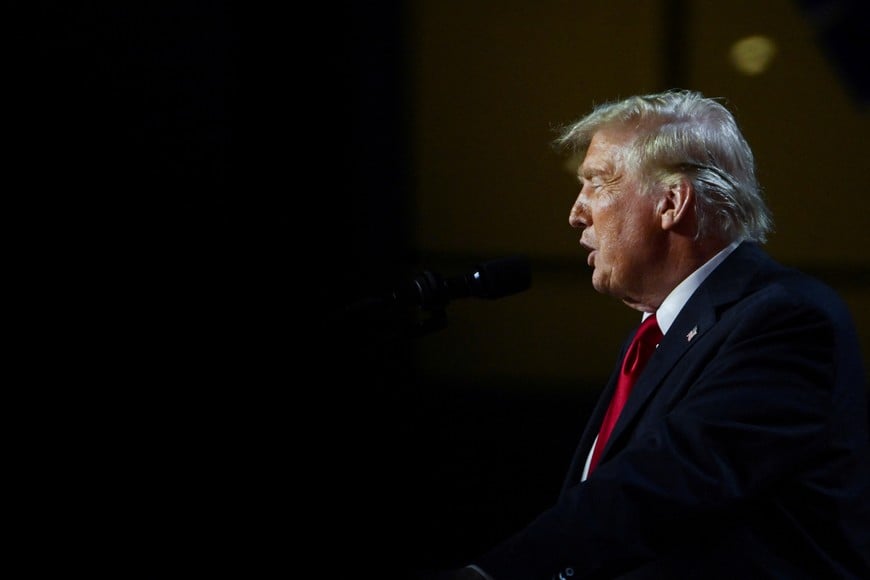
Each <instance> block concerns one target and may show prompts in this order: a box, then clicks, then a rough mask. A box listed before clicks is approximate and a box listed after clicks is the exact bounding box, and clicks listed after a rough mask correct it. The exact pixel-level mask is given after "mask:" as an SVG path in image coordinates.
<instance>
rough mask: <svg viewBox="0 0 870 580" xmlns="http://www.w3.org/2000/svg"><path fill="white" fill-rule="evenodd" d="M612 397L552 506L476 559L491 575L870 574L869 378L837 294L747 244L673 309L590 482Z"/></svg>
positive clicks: (606, 394) (523, 578) (530, 578)
mask: <svg viewBox="0 0 870 580" xmlns="http://www.w3.org/2000/svg"><path fill="white" fill-rule="evenodd" d="M627 344H628V340H626V343H625V345H627ZM625 345H624V347H623V350H624V348H625ZM614 385H615V375H614V377H611V380H610V381H609V384H608V385H607V387H606V388H605V390H604V391H603V393H602V396H601V399H600V401H599V403H598V405H597V407H596V408H595V410H594V411H593V414H592V417H591V420H590V421H589V424H588V426H587V428H586V431H585V433H584V435H583V437H582V439H581V441H580V444H579V446H578V448H577V452H576V454H575V457H574V460H573V462H572V463H571V466H570V469H569V473H568V476H567V477H566V480H565V484H564V486H563V489H562V492H561V494H560V497H559V498H558V501H557V502H556V503H555V504H554V505H553V506H552V507H551V508H550V509H548V510H547V511H545V512H544V513H543V514H541V515H540V516H539V517H538V518H536V519H535V520H534V521H533V522H531V523H530V524H529V525H528V527H526V528H525V529H524V530H523V531H521V532H520V533H518V534H517V535H515V536H514V537H512V538H509V539H508V540H507V541H505V542H504V543H503V544H501V545H499V546H496V547H495V548H493V549H492V550H491V551H489V552H488V553H487V554H485V555H484V556H482V557H481V558H479V559H478V560H476V562H475V563H476V564H477V565H479V566H480V567H481V568H482V569H483V570H485V571H486V572H488V573H489V574H491V575H492V576H493V577H494V578H495V580H514V579H517V580H536V579H548V580H549V579H550V578H560V577H562V578H575V579H576V578H625V579H650V578H667V579H680V578H703V579H710V578H729V579H732V580H733V579H737V578H739V579H741V580H742V579H755V578H777V579H780V578H783V579H797V578H811V579H814V580H817V579H820V578H863V579H867V578H870V451H868V449H870V446H868V416H867V414H868V410H867V409H868V408H867V403H866V392H867V385H866V376H865V374H864V369H863V368H862V363H861V352H860V348H859V343H858V339H857V336H856V331H855V329H854V326H853V322H852V320H851V317H850V314H849V312H848V309H847V308H846V306H845V305H844V303H843V302H842V301H841V300H840V298H839V297H838V296H837V295H836V294H835V293H834V292H833V291H832V290H831V289H830V288H828V287H827V286H825V285H823V284H822V283H820V282H818V281H816V280H814V279H813V278H811V277H808V276H806V275H804V274H801V273H800V272H797V271H795V270H792V269H788V268H785V267H783V266H781V265H779V264H777V263H776V262H774V261H773V260H772V259H771V258H770V257H769V256H768V255H767V254H766V253H764V251H763V250H762V249H761V248H760V247H759V246H758V245H756V244H749V243H744V244H741V245H740V246H739V247H738V248H737V249H736V250H735V251H734V252H733V253H732V254H731V255H730V256H728V257H727V258H726V260H725V261H724V262H723V263H722V264H720V266H719V267H718V268H717V269H716V270H714V271H713V272H712V273H711V274H710V276H709V277H708V278H707V279H706V280H705V281H704V282H703V283H702V285H701V286H700V287H699V288H698V290H697V291H696V292H695V293H694V294H693V295H692V297H691V298H690V299H689V301H688V302H687V303H686V305H685V307H684V308H683V310H682V311H681V312H680V313H679V315H678V317H677V319H676V320H675V321H674V324H673V326H672V327H671V328H670V329H669V330H668V332H667V335H666V336H665V337H664V339H663V340H662V342H661V343H660V345H659V348H658V349H657V351H656V353H655V354H654V355H653V357H652V358H651V359H650V362H649V363H648V365H647V367H646V369H644V371H643V374H642V375H641V377H640V378H639V380H638V382H637V384H636V385H635V387H634V390H633V391H632V393H631V396H630V397H629V400H628V402H627V404H626V406H625V408H624V410H623V412H622V414H621V416H620V418H619V421H618V423H617V425H616V427H615V429H614V431H613V434H612V435H611V438H610V440H609V442H608V444H607V448H606V449H605V450H604V454H603V456H602V458H601V461H600V463H599V465H598V467H597V469H596V470H595V472H594V473H593V474H592V475H591V476H590V477H589V478H588V479H587V480H586V481H584V482H581V481H580V478H581V474H582V470H583V465H584V462H585V460H586V457H587V455H588V453H589V450H590V447H591V445H592V442H593V440H594V438H595V435H596V433H597V431H598V428H599V425H600V423H601V419H602V417H603V415H604V412H605V409H606V407H607V404H608V402H609V400H610V397H611V395H612V391H613V388H614Z"/></svg>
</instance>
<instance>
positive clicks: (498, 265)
mask: <svg viewBox="0 0 870 580" xmlns="http://www.w3.org/2000/svg"><path fill="white" fill-rule="evenodd" d="M466 280H467V283H468V288H469V291H470V292H469V293H470V295H471V296H476V297H478V298H486V299H490V300H492V299H495V298H501V297H503V296H510V295H511V294H516V293H518V292H522V291H524V290H528V289H529V287H531V285H532V269H531V266H530V265H529V261H528V259H527V258H526V257H525V256H519V255H517V256H509V257H506V258H499V259H497V260H490V261H488V262H483V263H481V264H479V265H478V266H477V267H476V268H475V269H474V271H473V272H471V273H470V274H468V275H466Z"/></svg>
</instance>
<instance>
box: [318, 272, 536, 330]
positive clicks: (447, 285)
mask: <svg viewBox="0 0 870 580" xmlns="http://www.w3.org/2000/svg"><path fill="white" fill-rule="evenodd" d="M531 284H532V273H531V267H530V265H529V261H528V259H527V258H526V257H525V256H521V255H514V256H508V257H505V258H498V259H495V260H489V261H487V262H482V263H480V264H478V265H477V266H475V267H474V268H472V270H471V271H470V272H467V273H465V274H460V275H458V276H449V277H447V276H442V275H441V274H439V273H437V272H432V271H430V270H424V271H422V272H421V273H420V274H418V275H417V276H415V277H414V278H413V279H411V280H408V281H406V282H404V283H402V284H400V285H398V286H396V287H395V288H394V289H393V290H392V291H391V292H387V293H384V294H381V295H380V296H373V297H368V298H364V299H362V300H357V301H356V302H354V303H352V304H349V305H346V306H345V307H344V309H343V310H342V311H341V312H338V313H336V314H335V315H334V316H333V317H332V321H333V322H341V323H344V324H349V325H351V327H352V328H367V329H368V330H369V331H370V332H376V331H381V332H386V334H387V335H391V334H395V333H402V334H403V335H404V336H408V335H410V336H422V335H424V334H427V333H430V332H433V331H435V330H439V329H441V328H443V327H444V326H445V325H446V310H445V307H446V306H447V304H449V303H450V302H452V301H454V300H457V299H459V298H467V297H473V298H482V299H485V300H495V299H497V298H502V297H504V296H510V295H511V294H516V293H518V292H522V291H524V290H527V289H528V288H530V287H531ZM420 310H422V311H426V312H428V313H429V317H428V318H427V319H424V320H422V321H420V320H417V319H416V318H417V317H416V316H415V315H414V312H415V311H420ZM409 315H410V316H411V318H408V316H409Z"/></svg>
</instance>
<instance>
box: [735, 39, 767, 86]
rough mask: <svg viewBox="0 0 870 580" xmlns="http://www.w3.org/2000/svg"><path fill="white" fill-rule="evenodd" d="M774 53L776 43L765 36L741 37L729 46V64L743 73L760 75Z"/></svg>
mask: <svg viewBox="0 0 870 580" xmlns="http://www.w3.org/2000/svg"><path fill="white" fill-rule="evenodd" d="M775 55H776V43H775V42H773V40H771V39H770V38H768V37H767V36H762V35H756V36H747V37H745V38H741V39H740V40H738V41H737V42H735V43H734V44H733V45H732V46H731V54H730V56H731V64H733V65H734V68H736V69H737V70H738V71H740V72H742V73H743V74H745V75H750V76H754V75H760V74H761V73H763V72H764V71H766V70H767V69H768V68H769V67H770V64H771V62H773V57H774V56H775Z"/></svg>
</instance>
